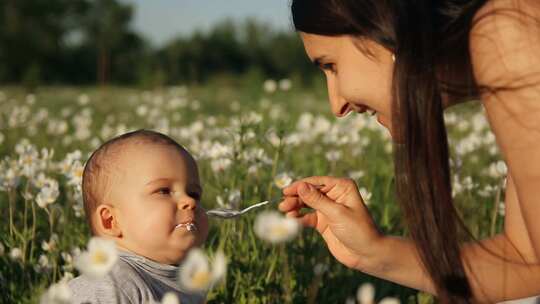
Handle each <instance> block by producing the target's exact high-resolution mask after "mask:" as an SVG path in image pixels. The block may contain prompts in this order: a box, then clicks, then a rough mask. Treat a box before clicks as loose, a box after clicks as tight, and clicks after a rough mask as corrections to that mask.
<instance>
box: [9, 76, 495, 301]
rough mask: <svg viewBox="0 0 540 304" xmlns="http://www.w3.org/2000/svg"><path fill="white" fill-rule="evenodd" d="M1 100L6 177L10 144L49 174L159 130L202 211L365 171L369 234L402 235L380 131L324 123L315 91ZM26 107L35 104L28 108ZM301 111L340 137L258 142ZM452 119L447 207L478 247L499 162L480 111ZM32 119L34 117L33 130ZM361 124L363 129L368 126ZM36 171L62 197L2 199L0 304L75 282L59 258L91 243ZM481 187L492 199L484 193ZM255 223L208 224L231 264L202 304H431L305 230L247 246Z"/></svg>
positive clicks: (490, 215)
mask: <svg viewBox="0 0 540 304" xmlns="http://www.w3.org/2000/svg"><path fill="white" fill-rule="evenodd" d="M0 91H2V94H0V133H1V134H2V135H3V136H1V137H3V142H2V144H1V145H0V156H1V159H3V160H5V166H9V165H8V164H7V162H8V161H7V160H8V158H10V159H17V158H18V155H17V154H16V152H15V145H16V144H17V143H19V142H20V140H21V139H22V138H27V139H28V140H29V142H30V143H31V144H32V145H35V146H36V147H37V148H38V149H41V148H48V149H54V157H53V163H58V162H60V161H62V160H63V159H64V158H65V156H66V154H67V153H69V152H72V151H75V150H81V151H82V152H83V160H84V159H85V158H86V156H87V155H88V154H87V153H89V152H91V151H92V149H93V148H94V147H95V145H96V144H99V143H100V142H103V141H104V140H106V139H107V138H109V137H110V136H113V135H115V134H114V133H115V132H118V131H122V130H131V129H138V128H151V129H158V130H162V131H166V132H167V133H169V134H170V135H171V136H172V137H174V138H175V139H177V140H178V141H179V142H180V143H181V144H182V145H184V146H186V147H187V148H188V149H189V150H190V151H191V152H193V153H194V154H195V155H196V156H197V157H199V163H200V171H201V179H202V182H203V187H204V189H205V194H204V197H203V204H204V205H205V207H207V208H211V207H213V206H215V201H216V196H217V195H221V196H223V197H226V196H227V193H228V192H229V191H232V190H234V189H237V190H240V192H241V193H242V201H243V202H247V203H250V202H255V201H260V200H263V199H267V198H270V197H276V196H278V195H279V189H278V188H276V187H275V186H274V184H273V178H274V176H275V175H276V174H278V173H281V172H290V173H291V174H292V175H293V176H294V177H295V178H298V177H305V176H311V175H333V176H348V175H350V174H351V173H353V172H355V171H358V170H362V171H363V172H364V175H363V176H362V177H360V178H357V180H356V181H357V184H358V185H359V187H364V188H366V189H367V190H368V191H369V192H371V193H372V197H371V199H370V200H369V206H368V207H369V209H370V211H371V212H372V214H373V216H374V218H375V219H376V222H377V223H378V225H379V226H380V227H381V229H382V230H383V231H384V232H386V233H391V234H396V235H403V234H404V233H405V231H404V228H403V223H402V220H401V216H400V211H399V208H398V206H397V205H396V203H395V198H394V189H393V177H392V174H393V166H392V157H391V154H390V152H389V150H388V147H389V146H390V142H389V139H388V137H387V136H385V135H384V131H382V130H380V129H378V128H374V127H368V126H364V127H359V126H358V125H354V124H353V125H351V121H353V118H351V117H348V118H347V119H345V120H337V119H335V118H333V117H332V116H331V114H330V111H329V107H328V104H327V102H326V96H325V91H324V88H322V87H318V88H317V89H314V90H308V89H299V88H295V87H293V89H292V90H291V91H287V92H284V91H279V90H278V91H277V92H275V93H272V94H270V93H265V92H264V91H263V90H262V84H261V86H260V87H257V86H248V87H245V86H234V87H232V86H220V85H216V84H214V85H207V86H198V87H193V88H164V89H161V90H156V91H142V90H138V89H135V88H115V87H109V88H94V87H88V88H65V87H49V88H42V89H39V90H38V91H37V92H35V95H33V97H28V95H27V93H26V92H24V90H22V89H20V88H17V87H8V88H1V89H0ZM81 94H86V95H87V96H88V97H89V100H90V102H89V103H88V104H86V105H81V104H80V103H79V102H78V100H79V96H80V95H81ZM32 100H34V102H33V103H32V102H30V103H29V101H32ZM172 100H173V102H171V101H172ZM179 104H180V106H179ZM197 104H198V106H195V107H193V106H194V105H197ZM141 106H143V107H146V113H145V114H144V115H139V114H137V112H138V111H139V112H141V111H143V110H142V108H141ZM43 109H44V110H46V111H47V115H46V116H45V115H44V114H43V113H44V112H43V111H41V114H38V113H40V110H43ZM85 111H86V112H88V111H90V113H87V114H89V115H88V117H89V121H90V125H89V126H87V127H86V128H87V129H89V130H90V136H88V137H85V136H83V138H79V139H78V138H77V136H76V134H77V127H76V124H77V123H76V122H74V117H79V118H78V121H81V118H80V117H81V116H77V115H81V113H84V112H85ZM14 112H16V113H19V115H20V116H21V117H19V118H20V119H19V120H20V121H17V119H14V117H15V115H14ZM250 112H254V113H257V114H258V115H260V116H261V118H262V120H261V121H260V122H255V123H254V122H250V119H249V115H250V114H249V113H250ZM304 112H309V113H312V114H313V115H314V116H315V117H319V116H320V117H321V118H320V119H321V120H319V121H318V122H317V123H315V124H314V125H313V128H312V129H311V131H313V129H314V128H316V127H321V126H323V125H324V122H325V121H327V122H329V123H330V125H331V126H332V127H334V128H336V129H337V130H338V131H337V132H336V133H335V134H334V135H331V134H330V132H329V131H326V132H322V133H321V134H317V135H314V136H312V138H310V139H309V140H305V141H304V142H302V143H301V144H298V145H294V144H282V145H278V146H275V145H272V143H271V142H270V141H269V140H268V136H267V135H268V134H269V132H270V133H272V132H273V133H275V134H277V136H278V137H279V136H281V137H287V136H289V135H291V134H294V133H298V134H299V135H305V133H306V132H308V131H305V130H304V131H302V132H298V130H297V123H298V120H299V118H300V117H301V116H302V113H304ZM449 112H450V113H453V114H450V115H456V116H457V117H459V118H460V119H459V120H457V121H456V122H455V123H454V122H452V118H450V122H449V123H448V128H449V130H450V134H451V136H450V138H451V142H452V145H451V146H452V155H453V164H454V166H453V170H454V171H453V172H454V174H455V176H456V180H457V183H459V184H463V181H464V180H466V179H467V177H470V178H471V179H472V181H473V182H474V185H472V186H471V187H469V188H466V189H464V190H463V191H460V192H459V193H458V194H457V195H456V202H457V203H458V204H459V206H460V210H462V213H463V214H464V220H465V222H466V223H467V224H468V225H469V227H470V229H471V231H472V232H473V233H474V234H475V235H476V236H478V237H484V236H489V235H492V234H493V233H495V232H497V231H499V230H500V229H501V225H502V216H500V215H499V212H498V209H497V208H498V206H497V202H496V200H497V198H496V197H497V191H498V190H497V189H498V188H497V187H498V185H500V183H501V179H502V177H501V176H497V175H493V174H491V175H490V174H488V173H487V172H486V169H487V168H489V166H490V165H492V164H493V163H495V162H496V161H497V160H498V159H499V156H498V153H497V151H496V149H495V148H494V142H493V141H491V140H486V138H488V139H489V137H487V136H486V134H488V133H489V130H488V126H487V124H486V123H485V121H483V120H482V119H481V117H482V114H481V109H479V107H478V105H475V104H473V103H471V104H464V105H461V106H459V107H456V108H454V109H451V110H450V111H449ZM21 113H22V114H21ZM24 113H26V114H24ZM25 115H26V116H25ZM39 115H42V116H41V118H40V119H38V118H39V117H40V116H39ZM322 118H324V120H323V119H322ZM462 118H463V119H462ZM61 121H65V122H66V123H67V126H68V128H67V130H66V132H65V133H61V134H53V133H54V132H50V130H49V129H51V125H53V124H54V122H56V123H59V122H61ZM460 121H461V123H460ZM463 121H464V122H463ZM197 122H202V123H203V125H202V126H203V127H202V129H201V130H199V131H198V132H194V131H193V130H194V129H195V130H196V129H197V128H196V125H195V127H194V124H195V123H197ZM473 122H476V123H473ZM364 123H368V122H367V118H366V120H365V122H364ZM368 124H369V123H368ZM81 129H84V128H81ZM111 130H112V131H111ZM80 131H81V130H79V132H80ZM190 132H191V133H190ZM83 133H84V132H83ZM353 133H354V134H357V135H358V138H357V139H354V138H353V139H352V140H351V141H349V142H341V141H340V140H342V139H343V138H344V137H345V136H350V135H352V134H353ZM204 141H208V142H210V143H221V144H223V145H225V146H227V147H231V148H232V150H231V151H232V153H231V154H230V155H228V156H227V157H228V158H230V159H231V160H232V164H231V166H230V167H229V168H227V169H226V170H225V171H224V172H214V170H212V167H211V159H208V158H206V157H200V154H202V152H204V149H203V148H201V147H202V145H201V142H204ZM460 145H462V146H464V147H467V145H472V146H471V147H469V148H470V149H469V150H470V151H469V150H467V149H465V152H464V151H463V150H461V149H460V148H457V147H460ZM254 149H262V150H263V151H264V153H265V155H266V157H267V159H269V160H270V161H267V162H265V161H260V160H259V161H258V160H246V159H244V158H243V157H242V155H243V153H245V152H247V151H252V150H254ZM328 151H340V152H341V153H342V157H341V158H340V159H339V160H337V161H335V162H331V161H328V160H327V159H326V157H325V153H326V152H328ZM252 166H259V169H258V170H257V171H256V172H254V173H249V172H250V167H252ZM44 172H45V173H46V175H47V176H50V177H53V178H55V179H57V180H58V181H59V183H60V189H61V195H60V197H59V199H58V200H57V201H56V202H55V203H54V204H52V205H50V206H49V208H48V210H47V211H45V210H44V209H41V208H39V207H37V206H36V204H35V203H34V201H33V200H32V199H27V200H25V198H24V197H23V195H22V194H23V193H24V192H30V193H32V194H33V195H35V194H36V193H37V192H38V189H34V188H32V187H31V186H30V185H29V180H28V178H22V180H21V183H20V184H19V186H18V188H17V189H12V190H11V192H9V193H8V192H7V191H2V192H0V206H2V207H1V209H0V210H1V212H2V218H3V219H5V220H4V221H2V223H1V224H0V241H1V243H2V244H3V246H4V247H5V252H4V253H3V254H2V255H1V256H0V269H1V277H0V292H1V293H2V300H0V301H2V302H4V303H33V302H36V301H37V300H38V299H39V295H40V294H41V293H42V292H43V291H44V290H45V289H46V288H47V287H48V286H49V285H50V284H52V283H54V282H56V281H58V280H60V278H62V277H63V276H64V275H65V273H66V272H68V273H73V274H76V272H75V270H74V269H72V268H71V267H70V266H71V265H70V263H69V262H67V261H65V260H64V259H63V258H62V257H61V253H62V252H64V253H66V252H71V250H72V249H73V248H76V247H78V248H85V245H86V242H87V240H88V237H89V233H88V229H87V227H86V225H85V221H84V219H83V218H82V217H78V216H77V212H76V210H75V208H74V206H77V198H76V197H74V191H75V190H74V189H73V186H70V185H68V184H67V177H66V176H64V175H63V174H61V173H60V171H59V170H58V169H57V168H54V167H50V168H47V169H45V170H44ZM486 186H492V187H494V188H493V189H487V190H485V187H486ZM483 190H485V191H483ZM484 192H485V193H484ZM10 204H11V206H12V208H13V216H14V226H15V227H16V228H17V230H18V231H19V232H20V235H18V236H17V235H13V234H10V223H9V221H8V217H9V207H8V206H9V205H10ZM268 208H275V206H272V207H268ZM33 212H35V213H33ZM50 214H52V215H50ZM51 220H52V223H53V225H52V228H51V225H50V223H51ZM253 220H254V215H253V214H250V215H248V216H245V217H242V218H241V219H239V220H238V221H219V220H212V221H211V230H210V234H209V238H208V241H207V244H206V248H208V250H209V251H215V250H216V249H217V248H222V249H223V250H224V251H225V253H226V255H227V256H228V258H229V261H230V264H229V268H228V275H227V278H226V281H225V282H224V284H221V285H219V286H217V287H216V288H215V289H214V290H212V291H211V292H210V294H209V297H208V302H209V303H306V302H308V301H312V303H344V302H345V301H346V299H347V298H348V297H351V296H354V295H355V293H356V289H357V288H358V286H359V285H360V284H362V283H364V282H371V283H373V284H374V285H375V287H376V290H377V298H378V299H380V298H382V297H385V296H395V297H398V298H400V299H401V300H402V302H403V303H407V302H409V301H410V302H413V303H414V302H416V301H419V302H421V303H429V302H430V301H432V299H431V298H430V297H429V296H426V295H420V296H417V292H416V291H415V290H411V289H409V288H405V287H401V286H398V285H396V284H392V283H390V282H386V281H383V280H379V279H376V278H373V277H370V276H368V275H365V274H362V273H360V272H357V271H352V270H350V269H347V268H346V267H344V266H342V265H341V264H339V263H337V262H336V261H335V259H334V258H333V257H332V256H331V255H330V254H329V252H328V250H327V248H326V247H325V244H324V242H323V241H322V239H321V237H320V236H319V235H318V234H317V233H315V232H314V231H312V230H308V229H305V230H304V231H303V232H302V234H301V235H300V236H299V237H298V238H297V239H295V240H293V241H292V242H290V243H287V244H285V245H280V246H271V245H268V244H266V243H264V242H262V241H261V240H259V239H257V238H256V236H255V235H254V232H253V229H252V226H253ZM32 227H35V233H32ZM51 229H52V232H53V233H55V234H57V235H58V245H57V247H56V248H55V249H54V250H52V251H48V252H46V251H44V250H43V249H42V248H41V244H42V242H43V241H47V240H49V238H50V237H51ZM13 248H26V249H25V251H24V254H23V256H24V261H23V259H12V258H10V257H9V253H10V252H11V250H12V249H13ZM31 248H33V249H32V251H31ZM41 255H44V256H47V257H48V260H49V267H45V268H43V267H42V268H41V269H40V268H39V267H37V266H36V265H38V264H39V262H38V260H39V257H40V256H41ZM316 265H319V266H317V267H321V266H320V265H323V266H324V268H325V269H326V271H324V272H323V273H317V274H316V273H315V268H316ZM308 299H309V300H308Z"/></svg>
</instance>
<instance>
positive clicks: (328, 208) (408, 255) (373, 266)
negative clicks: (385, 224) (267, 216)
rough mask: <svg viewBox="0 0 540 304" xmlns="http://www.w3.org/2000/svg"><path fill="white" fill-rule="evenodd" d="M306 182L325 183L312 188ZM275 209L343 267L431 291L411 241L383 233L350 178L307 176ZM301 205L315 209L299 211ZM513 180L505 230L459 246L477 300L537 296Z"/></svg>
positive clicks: (536, 271) (539, 272)
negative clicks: (314, 235) (311, 233)
mask: <svg viewBox="0 0 540 304" xmlns="http://www.w3.org/2000/svg"><path fill="white" fill-rule="evenodd" d="M306 183H307V185H309V184H313V185H324V187H323V188H321V189H320V191H319V190H317V189H316V188H315V187H307V188H306ZM284 195H285V199H284V201H283V202H282V203H281V204H280V206H279V208H280V209H281V210H282V211H284V212H286V213H287V215H288V216H292V217H297V218H298V219H299V220H300V222H301V223H303V224H304V225H306V226H309V227H313V228H315V229H317V231H319V233H321V235H322V237H323V238H324V240H325V241H326V244H327V246H328V248H329V250H330V252H331V253H332V255H334V257H336V259H338V260H339V261H340V262H341V263H343V264H344V265H346V266H348V267H351V268H355V269H358V270H360V271H362V272H366V273H369V274H372V275H374V276H377V277H381V278H384V279H387V280H390V281H393V282H396V283H398V284H401V285H405V286H409V287H412V288H416V289H420V290H423V291H426V292H429V293H435V289H434V287H433V284H432V281H431V278H430V277H429V275H428V274H427V273H426V272H425V269H424V268H423V267H422V262H421V260H420V258H419V257H418V255H417V251H416V247H415V245H414V243H413V242H412V241H410V240H408V239H404V238H399V237H391V236H383V235H381V234H380V233H379V232H378V231H377V229H376V227H375V224H374V223H373V221H372V219H371V217H370V216H369V213H368V211H367V209H366V208H365V206H364V204H363V201H362V198H361V197H360V195H359V194H358V188H357V187H356V184H355V183H354V181H352V180H349V179H342V178H333V177H317V176H314V177H308V178H305V179H303V180H300V181H297V182H295V183H293V184H292V185H291V186H289V187H287V188H285V189H284ZM304 204H305V205H308V206H310V207H312V208H313V209H315V211H314V212H312V213H308V214H303V215H302V214H301V213H300V212H299V210H300V209H301V208H302V207H303V206H304ZM519 207H520V205H519V202H518V199H517V194H516V191H515V187H514V183H513V181H512V178H511V177H510V176H509V178H508V182H507V189H506V217H505V230H504V233H502V234H500V235H498V236H495V237H493V238H490V239H486V240H482V241H480V242H472V243H468V244H466V245H464V246H463V247H462V257H463V260H464V262H465V265H466V271H467V274H468V278H469V282H470V283H471V287H472V289H473V294H474V296H475V298H476V299H477V300H478V301H480V302H488V303H492V302H497V301H503V300H507V299H515V298H521V297H526V296H532V295H538V294H540V283H539V282H540V265H539V264H538V262H537V260H536V255H535V254H534V249H533V248H532V245H531V242H530V241H529V238H528V234H527V228H526V225H525V223H524V221H523V219H522V217H521V210H520V208H519Z"/></svg>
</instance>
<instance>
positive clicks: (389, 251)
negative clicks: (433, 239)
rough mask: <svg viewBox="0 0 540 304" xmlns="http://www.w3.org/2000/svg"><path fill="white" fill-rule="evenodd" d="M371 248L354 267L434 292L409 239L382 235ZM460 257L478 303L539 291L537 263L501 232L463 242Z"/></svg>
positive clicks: (513, 297)
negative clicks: (525, 258)
mask: <svg viewBox="0 0 540 304" xmlns="http://www.w3.org/2000/svg"><path fill="white" fill-rule="evenodd" d="M485 248H487V249H489V250H490V251H492V252H494V253H495V254H496V255H497V256H495V255H493V254H491V253H490V252H488V251H487V250H486V249H485ZM372 249H373V251H374V252H377V254H374V255H371V258H369V259H361V261H362V262H361V263H360V264H359V265H358V266H359V267H358V270H360V271H363V272H366V273H369V274H371V275H374V276H377V277H380V278H383V279H386V280H389V281H392V282H395V283H398V284H401V285H404V286H408V287H411V288H415V289H419V290H423V291H425V292H429V293H432V294H435V290H434V288H433V284H432V282H431V279H430V277H429V275H428V274H427V273H426V272H425V270H424V268H423V267H422V264H421V261H420V258H419V257H418V256H417V253H416V248H415V246H414V244H413V242H412V241H410V240H409V239H404V238H398V237H384V238H383V239H381V241H380V243H379V244H378V245H377V246H375V247H373V248H372ZM462 256H463V257H464V261H465V264H466V271H467V274H468V278H469V282H470V283H471V287H472V289H473V294H474V296H475V299H476V300H477V301H479V302H482V303H494V302H499V301H504V300H508V299H516V298H523V297H528V296H531V295H537V294H540V283H539V282H540V265H538V264H537V265H526V264H524V262H523V259H522V257H521V254H520V253H519V252H518V251H517V250H516V249H515V247H514V245H513V244H512V242H511V241H510V240H509V239H508V237H507V236H506V235H505V234H500V235H498V236H495V237H493V238H490V239H486V240H482V241H480V242H478V243H469V244H466V245H465V246H463V249H462ZM505 260H507V261H505Z"/></svg>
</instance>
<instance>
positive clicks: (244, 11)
mask: <svg viewBox="0 0 540 304" xmlns="http://www.w3.org/2000/svg"><path fill="white" fill-rule="evenodd" d="M121 2H124V3H130V4H133V5H134V7H135V16H134V20H133V27H134V29H135V30H137V31H138V32H140V33H142V34H143V35H144V36H145V37H146V38H148V39H149V40H150V42H151V43H152V44H154V45H156V46H160V45H163V44H164V43H166V42H167V41H169V40H170V39H172V38H174V37H177V36H179V35H189V34H190V33H192V32H193V31H194V30H196V29H201V30H205V29H208V28H210V27H212V25H213V24H215V23H216V22H218V21H221V20H223V19H225V18H233V19H235V20H240V21H242V20H245V19H246V18H248V17H252V18H256V19H257V20H260V21H263V22H266V23H269V24H271V25H273V26H274V27H275V28H276V29H290V28H291V21H290V12H289V2H290V0H121Z"/></svg>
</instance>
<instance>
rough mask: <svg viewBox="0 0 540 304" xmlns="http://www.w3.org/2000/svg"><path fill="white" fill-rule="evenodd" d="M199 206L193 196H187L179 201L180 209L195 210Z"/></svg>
mask: <svg viewBox="0 0 540 304" xmlns="http://www.w3.org/2000/svg"><path fill="white" fill-rule="evenodd" d="M195 207H197V202H196V201H195V200H194V199H192V198H191V197H186V198H183V199H180V201H178V209H182V210H193V209H195Z"/></svg>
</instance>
